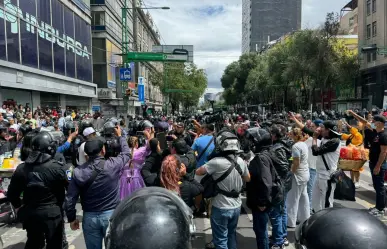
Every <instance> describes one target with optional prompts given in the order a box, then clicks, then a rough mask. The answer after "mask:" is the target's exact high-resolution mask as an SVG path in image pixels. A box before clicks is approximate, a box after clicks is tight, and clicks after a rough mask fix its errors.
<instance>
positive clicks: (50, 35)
mask: <svg viewBox="0 0 387 249" xmlns="http://www.w3.org/2000/svg"><path fill="white" fill-rule="evenodd" d="M91 43H92V39H91V27H90V25H89V24H88V23H87V22H86V21H85V20H83V19H82V18H81V17H80V16H78V15H77V14H75V13H74V12H73V11H72V10H71V9H70V8H68V7H67V6H65V5H64V4H62V3H61V2H60V1H59V0H0V60H5V61H8V62H12V63H17V64H20V65H24V66H28V67H31V68H36V69H38V70H43V71H46V72H51V73H55V74H59V75H63V76H67V77H71V78H75V79H78V80H82V81H87V82H92V74H93V69H92V62H93V60H92V47H91Z"/></svg>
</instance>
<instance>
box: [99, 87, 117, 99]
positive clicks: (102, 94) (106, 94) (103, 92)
mask: <svg viewBox="0 0 387 249" xmlns="http://www.w3.org/2000/svg"><path fill="white" fill-rule="evenodd" d="M113 97H114V94H113V89H111V88H98V98H99V99H113Z"/></svg>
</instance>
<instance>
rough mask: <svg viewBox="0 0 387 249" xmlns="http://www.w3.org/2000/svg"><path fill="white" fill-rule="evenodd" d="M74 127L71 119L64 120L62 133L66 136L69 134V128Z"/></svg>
mask: <svg viewBox="0 0 387 249" xmlns="http://www.w3.org/2000/svg"><path fill="white" fill-rule="evenodd" d="M74 128H75V124H74V122H73V121H66V122H65V124H64V125H63V133H64V134H65V136H66V137H67V136H68V135H69V134H70V132H71V129H74Z"/></svg>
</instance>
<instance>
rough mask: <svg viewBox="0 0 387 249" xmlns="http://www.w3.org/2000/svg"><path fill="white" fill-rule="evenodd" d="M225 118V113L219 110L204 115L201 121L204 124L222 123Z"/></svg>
mask: <svg viewBox="0 0 387 249" xmlns="http://www.w3.org/2000/svg"><path fill="white" fill-rule="evenodd" d="M226 118H227V117H226V114H225V113H223V112H222V111H220V112H216V113H213V114H210V115H207V116H204V117H203V121H204V123H206V124H213V123H223V122H224V120H225V119H226Z"/></svg>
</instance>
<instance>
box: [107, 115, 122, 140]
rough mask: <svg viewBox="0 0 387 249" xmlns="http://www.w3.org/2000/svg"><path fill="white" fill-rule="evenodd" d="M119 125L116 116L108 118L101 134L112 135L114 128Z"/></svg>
mask: <svg viewBox="0 0 387 249" xmlns="http://www.w3.org/2000/svg"><path fill="white" fill-rule="evenodd" d="M119 125H120V122H119V120H118V119H117V118H110V119H108V120H107V121H106V122H105V124H104V125H103V134H104V136H112V135H114V129H115V128H117V126H119Z"/></svg>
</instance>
